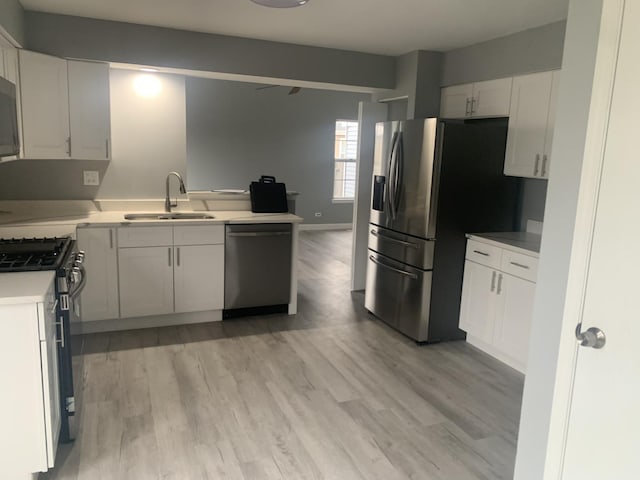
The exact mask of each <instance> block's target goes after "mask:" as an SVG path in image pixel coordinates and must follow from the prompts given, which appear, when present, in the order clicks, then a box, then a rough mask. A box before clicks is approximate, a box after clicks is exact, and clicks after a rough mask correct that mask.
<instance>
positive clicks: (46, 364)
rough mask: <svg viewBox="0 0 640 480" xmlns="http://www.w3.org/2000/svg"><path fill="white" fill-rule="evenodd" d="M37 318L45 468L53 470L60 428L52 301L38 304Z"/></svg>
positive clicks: (56, 352)
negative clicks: (40, 319) (40, 323)
mask: <svg viewBox="0 0 640 480" xmlns="http://www.w3.org/2000/svg"><path fill="white" fill-rule="evenodd" d="M38 316H42V317H44V325H45V329H44V330H45V339H44V340H42V341H41V342H40V361H41V362H42V391H43V395H42V397H43V399H44V422H45V432H46V446H47V447H46V449H47V466H48V467H49V468H53V464H54V460H55V458H56V450H57V448H58V439H59V437H60V426H61V411H60V387H59V383H60V381H59V377H58V345H57V342H56V340H57V338H56V325H55V321H56V305H55V303H54V302H53V301H50V302H48V304H46V305H45V304H42V303H39V304H38Z"/></svg>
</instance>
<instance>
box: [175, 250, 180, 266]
mask: <svg viewBox="0 0 640 480" xmlns="http://www.w3.org/2000/svg"><path fill="white" fill-rule="evenodd" d="M176 253H177V255H176V265H177V266H178V267H179V266H180V247H177V252H176Z"/></svg>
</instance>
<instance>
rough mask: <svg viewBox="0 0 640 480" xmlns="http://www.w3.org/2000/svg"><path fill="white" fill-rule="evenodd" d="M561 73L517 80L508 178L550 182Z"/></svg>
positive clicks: (507, 159) (512, 104) (506, 162)
mask: <svg viewBox="0 0 640 480" xmlns="http://www.w3.org/2000/svg"><path fill="white" fill-rule="evenodd" d="M559 79H560V72H559V71H553V72H542V73H534V74H531V75H522V76H519V77H514V79H513V89H512V95H511V109H510V113H509V133H508V136H507V151H506V158H505V162H504V173H505V175H513V176H517V177H531V178H548V176H549V165H550V162H551V144H552V140H553V124H554V119H555V106H556V98H557V93H558V84H559Z"/></svg>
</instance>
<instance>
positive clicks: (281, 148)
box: [186, 78, 369, 223]
mask: <svg viewBox="0 0 640 480" xmlns="http://www.w3.org/2000/svg"><path fill="white" fill-rule="evenodd" d="M259 86H260V85H256V84H250V83H239V82H229V81H224V80H209V79H201V78H187V82H186V104H187V186H188V188H189V190H211V189H218V188H242V189H247V188H249V184H250V182H251V181H252V180H257V179H258V178H259V177H260V175H275V176H276V178H277V179H278V180H279V181H281V182H285V183H286V185H287V189H288V190H295V191H298V192H300V196H299V197H298V200H297V202H296V213H297V214H298V215H300V216H302V217H304V219H305V223H350V222H351V221H352V211H353V205H352V204H351V203H348V204H334V203H332V201H331V199H332V195H333V158H334V151H333V148H334V135H335V121H336V119H339V118H344V119H354V120H356V119H357V118H358V102H360V101H368V100H369V95H364V94H355V93H348V92H335V91H326V90H313V89H302V91H301V92H300V93H298V94H296V95H288V94H287V93H288V91H289V88H288V87H275V88H269V89H264V90H256V87H259ZM315 212H322V217H319V218H318V217H315V216H314V213H315Z"/></svg>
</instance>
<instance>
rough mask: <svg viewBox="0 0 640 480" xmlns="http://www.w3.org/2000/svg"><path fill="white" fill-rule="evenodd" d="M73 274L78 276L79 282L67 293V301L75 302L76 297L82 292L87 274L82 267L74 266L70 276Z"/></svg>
mask: <svg viewBox="0 0 640 480" xmlns="http://www.w3.org/2000/svg"><path fill="white" fill-rule="evenodd" d="M74 273H78V274H80V282H78V285H77V286H76V287H75V288H74V289H73V290H72V291H70V292H69V300H75V299H76V297H77V296H78V295H80V292H82V290H83V289H84V286H85V284H86V283H87V272H86V270H85V269H84V267H83V266H82V265H76V266H75V267H73V269H72V274H74Z"/></svg>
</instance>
